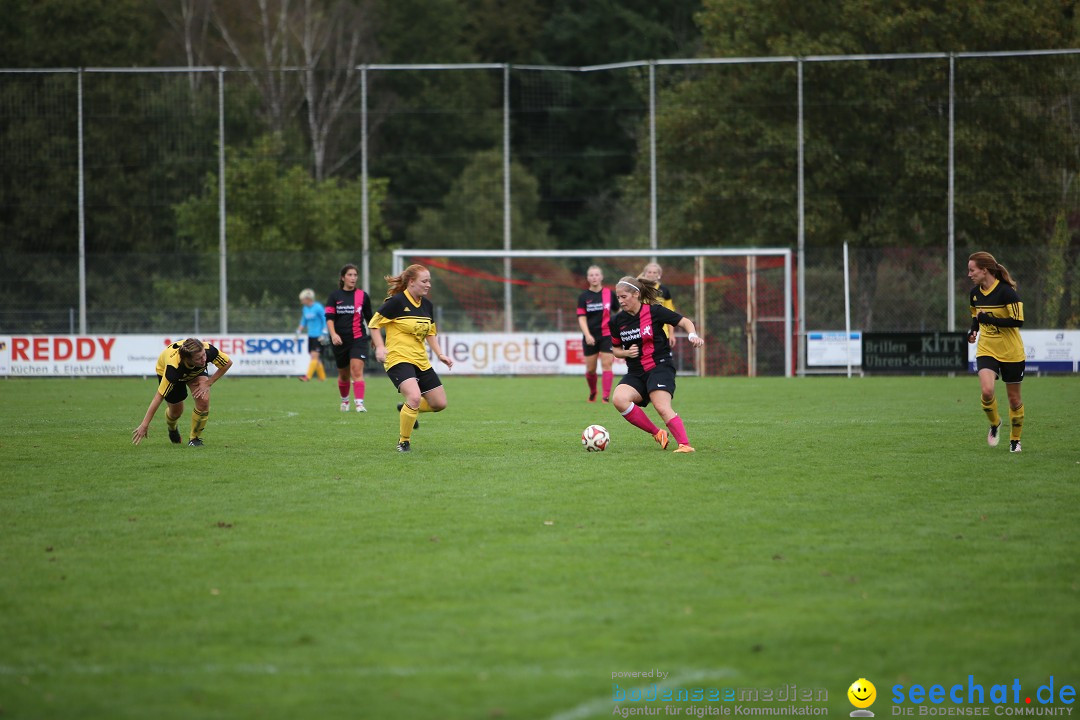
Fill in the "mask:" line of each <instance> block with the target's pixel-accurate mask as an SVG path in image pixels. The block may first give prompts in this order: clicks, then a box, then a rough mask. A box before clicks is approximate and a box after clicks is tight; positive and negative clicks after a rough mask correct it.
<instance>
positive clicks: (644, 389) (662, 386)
mask: <svg viewBox="0 0 1080 720" xmlns="http://www.w3.org/2000/svg"><path fill="white" fill-rule="evenodd" d="M619 384H620V385H628V386H630V387H632V388H634V389H635V390H637V393H638V395H640V396H641V402H639V403H637V404H638V405H640V406H641V407H646V406H648V404H649V393H651V392H652V391H653V390H663V391H664V392H666V393H668V394H669V395H671V397H675V368H673V367H671V366H670V365H658V366H656V367H654V368H653V369H652V370H649V371H648V372H647V373H645V374H644V375H635V374H633V373H627V374H626V375H624V376H623V379H622V380H620V381H619Z"/></svg>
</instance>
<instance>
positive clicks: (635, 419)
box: [622, 405, 659, 435]
mask: <svg viewBox="0 0 1080 720" xmlns="http://www.w3.org/2000/svg"><path fill="white" fill-rule="evenodd" d="M622 416H623V417H624V418H626V421H627V422H629V423H630V424H631V425H633V426H634V427H639V428H641V429H642V430H644V431H645V432H647V433H649V434H650V435H655V434H656V433H657V431H658V430H659V428H658V427H656V426H655V425H653V424H652V420H650V419H649V416H648V415H646V414H645V411H644V410H642V409H641V408H640V407H638V406H637V405H631V406H630V409H629V410H627V411H626V412H624V413H623V414H622Z"/></svg>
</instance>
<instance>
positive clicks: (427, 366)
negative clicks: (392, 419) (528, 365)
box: [369, 265, 454, 452]
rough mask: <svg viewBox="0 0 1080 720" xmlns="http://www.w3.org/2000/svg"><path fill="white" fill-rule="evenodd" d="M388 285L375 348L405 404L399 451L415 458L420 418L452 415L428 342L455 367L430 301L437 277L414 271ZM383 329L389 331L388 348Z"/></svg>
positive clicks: (374, 322)
mask: <svg viewBox="0 0 1080 720" xmlns="http://www.w3.org/2000/svg"><path fill="white" fill-rule="evenodd" d="M386 284H387V291H386V302H384V303H383V305H382V307H380V308H379V309H378V310H377V311H376V312H375V316H374V317H372V318H371V322H370V323H369V326H370V328H371V331H372V332H371V342H372V343H373V344H374V345H375V359H376V360H378V361H379V362H381V363H383V366H384V367H385V368H386V375H387V377H389V378H390V381H391V382H393V383H394V387H396V388H397V389H398V392H399V393H401V395H402V397H403V398H404V400H405V402H403V403H402V404H400V405H398V426H399V432H398V444H397V450H398V452H410V450H411V449H412V448H411V440H412V431H413V429H414V428H415V427H419V424H418V423H417V422H416V416H417V415H418V414H419V413H422V412H440V411H442V410H445V409H446V389H445V388H444V387H443V384H442V380H440V379H439V375H438V373H436V372H435V368H433V367H431V362H430V361H429V360H428V354H427V348H425V347H424V344H425V342H426V343H427V346H428V347H430V348H431V350H432V351H433V352H434V353H435V356H436V357H438V358H439V360H441V361H442V363H443V364H444V365H446V367H448V368H452V367H453V366H454V361H453V360H451V359H450V358H449V357H447V356H446V355H444V354H443V351H442V348H441V347H439V339H438V338H437V337H436V333H437V330H436V328H435V307H434V306H433V305H432V304H431V301H430V300H428V299H427V296H428V293H430V292H431V272H429V271H428V269H427V268H426V267H424V266H423V265H410V266H409V267H407V268H405V270H404V272H402V273H401V274H400V275H393V276H390V275H388V276H387V277H386ZM380 328H385V329H386V340H385V342H384V341H383V337H382V333H381V332H380Z"/></svg>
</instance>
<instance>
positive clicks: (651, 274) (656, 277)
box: [637, 262, 675, 337]
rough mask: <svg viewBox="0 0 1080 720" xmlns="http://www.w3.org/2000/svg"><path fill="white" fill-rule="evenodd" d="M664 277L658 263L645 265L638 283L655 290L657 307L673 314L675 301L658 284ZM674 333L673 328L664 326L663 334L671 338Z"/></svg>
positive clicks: (638, 277) (667, 291) (666, 290)
mask: <svg viewBox="0 0 1080 720" xmlns="http://www.w3.org/2000/svg"><path fill="white" fill-rule="evenodd" d="M663 276H664V269H663V268H662V267H660V263H654V262H651V263H647V264H646V265H645V267H643V268H641V272H640V273H638V276H637V280H638V282H642V283H645V284H646V285H648V286H649V287H652V288H655V289H656V300H655V301H654V303H655V304H657V305H663V306H664V307H666V308H667V309H668V310H670V311H671V312H675V301H674V300H672V299H671V291H670V290H668V289H667V288H666V287H664V286H663V285H662V284H660V278H662V277H663ZM672 332H674V328H673V327H672V326H671V325H665V326H664V334H665V335H667V336H668V337H671V333H672Z"/></svg>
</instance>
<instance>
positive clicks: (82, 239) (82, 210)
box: [78, 68, 86, 335]
mask: <svg viewBox="0 0 1080 720" xmlns="http://www.w3.org/2000/svg"><path fill="white" fill-rule="evenodd" d="M78 78H79V82H78V96H79V97H78V100H79V334H80V335H85V334H86V166H85V164H84V163H85V159H84V157H83V71H82V68H79V76H78Z"/></svg>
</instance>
